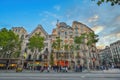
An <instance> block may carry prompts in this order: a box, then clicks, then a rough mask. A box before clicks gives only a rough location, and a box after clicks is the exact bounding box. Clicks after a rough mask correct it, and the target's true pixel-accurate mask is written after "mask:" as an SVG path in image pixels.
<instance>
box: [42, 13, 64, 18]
mask: <svg viewBox="0 0 120 80" xmlns="http://www.w3.org/2000/svg"><path fill="white" fill-rule="evenodd" d="M43 14H44V15H45V16H47V17H48V16H49V17H54V18H56V19H60V18H62V16H59V15H57V14H55V13H51V12H48V11H45V12H44V13H43Z"/></svg>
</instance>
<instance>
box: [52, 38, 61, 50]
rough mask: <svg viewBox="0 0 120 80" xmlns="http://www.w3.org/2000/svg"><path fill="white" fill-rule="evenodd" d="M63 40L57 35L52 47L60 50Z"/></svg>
mask: <svg viewBox="0 0 120 80" xmlns="http://www.w3.org/2000/svg"><path fill="white" fill-rule="evenodd" d="M61 42H62V40H61V39H60V38H59V37H57V38H56V41H55V42H53V43H52V48H54V49H57V50H60V49H61V47H62V46H61Z"/></svg>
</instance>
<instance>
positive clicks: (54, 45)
mask: <svg viewBox="0 0 120 80" xmlns="http://www.w3.org/2000/svg"><path fill="white" fill-rule="evenodd" d="M61 42H62V40H61V39H60V37H57V38H56V41H54V42H53V43H52V48H53V49H52V55H53V53H55V52H54V50H56V53H55V54H57V53H59V51H60V49H61ZM51 62H52V61H51Z"/></svg>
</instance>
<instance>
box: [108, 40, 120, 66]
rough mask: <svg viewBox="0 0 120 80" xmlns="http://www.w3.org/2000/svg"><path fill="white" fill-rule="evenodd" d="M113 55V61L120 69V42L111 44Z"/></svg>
mask: <svg viewBox="0 0 120 80" xmlns="http://www.w3.org/2000/svg"><path fill="white" fill-rule="evenodd" d="M110 50H111V53H112V61H113V63H114V64H115V65H116V66H119V67H120V40H118V41H116V42H114V43H111V44H110Z"/></svg>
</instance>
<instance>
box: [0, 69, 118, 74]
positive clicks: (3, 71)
mask: <svg viewBox="0 0 120 80" xmlns="http://www.w3.org/2000/svg"><path fill="white" fill-rule="evenodd" d="M0 73H16V71H15V70H0ZM22 73H48V72H47V71H44V72H40V71H37V70H35V71H32V70H23V71H22ZM49 73H94V74H96V73H119V74H120V69H109V70H99V71H87V70H84V71H83V72H74V71H71V70H69V71H68V72H54V71H50V72H49Z"/></svg>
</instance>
